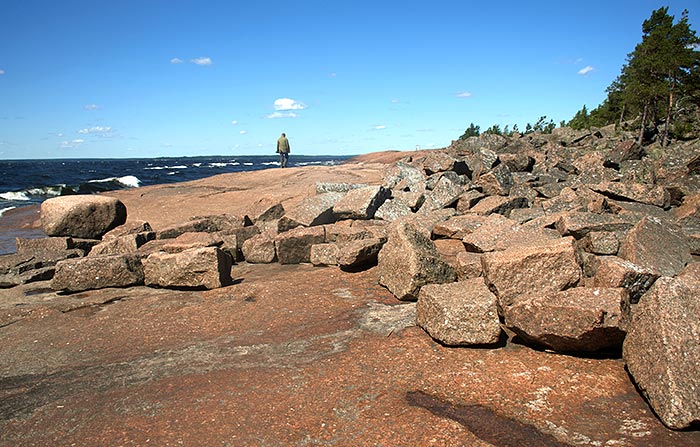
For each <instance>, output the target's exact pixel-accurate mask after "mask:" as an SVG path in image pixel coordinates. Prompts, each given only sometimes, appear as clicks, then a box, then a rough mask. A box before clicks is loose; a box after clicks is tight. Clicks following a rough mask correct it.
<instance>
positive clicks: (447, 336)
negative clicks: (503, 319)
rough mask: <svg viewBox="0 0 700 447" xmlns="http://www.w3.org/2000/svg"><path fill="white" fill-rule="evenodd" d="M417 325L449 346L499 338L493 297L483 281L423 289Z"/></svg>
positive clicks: (432, 286) (499, 326)
mask: <svg viewBox="0 0 700 447" xmlns="http://www.w3.org/2000/svg"><path fill="white" fill-rule="evenodd" d="M416 323H417V324H418V326H420V327H422V328H423V329H424V330H425V331H426V332H427V333H428V334H430V336H431V337H433V338H434V339H436V340H438V341H440V342H441V343H444V344H446V345H448V346H469V345H489V344H494V343H497V342H498V341H499V339H500V336H501V324H500V321H499V319H498V309H497V306H496V296H495V295H494V294H493V293H491V291H490V290H489V289H488V287H486V285H485V284H484V281H483V279H482V278H476V279H470V280H467V281H461V282H455V283H448V284H428V285H425V286H423V287H422V288H421V290H420V293H419V295H418V304H417V307H416Z"/></svg>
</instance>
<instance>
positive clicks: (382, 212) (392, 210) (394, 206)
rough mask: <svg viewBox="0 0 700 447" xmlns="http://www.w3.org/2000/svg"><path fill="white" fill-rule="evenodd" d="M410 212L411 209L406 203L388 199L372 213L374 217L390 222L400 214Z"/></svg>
mask: <svg viewBox="0 0 700 447" xmlns="http://www.w3.org/2000/svg"><path fill="white" fill-rule="evenodd" d="M411 213H413V210H411V208H410V207H409V206H408V205H406V204H404V203H401V202H399V201H397V200H394V199H389V200H386V201H385V202H384V203H383V204H382V205H381V206H380V207H379V208H378V209H377V212H376V213H374V218H375V219H380V220H386V221H388V222H392V221H394V220H396V219H398V218H399V217H401V216H408V215H409V214H411Z"/></svg>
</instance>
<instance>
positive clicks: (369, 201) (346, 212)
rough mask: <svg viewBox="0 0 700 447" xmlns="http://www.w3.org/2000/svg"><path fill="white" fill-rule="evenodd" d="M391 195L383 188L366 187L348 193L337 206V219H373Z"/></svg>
mask: <svg viewBox="0 0 700 447" xmlns="http://www.w3.org/2000/svg"><path fill="white" fill-rule="evenodd" d="M390 195H391V191H390V190H388V189H386V188H384V187H383V186H365V187H363V188H356V189H353V190H351V191H348V193H347V194H345V196H344V197H343V198H341V199H340V200H338V201H337V202H336V203H335V205H333V213H334V214H335V216H336V219H338V220H343V219H372V218H373V217H374V213H376V212H377V209H378V208H379V207H380V206H381V205H382V204H383V203H384V201H385V200H386V199H387V198H388V197H389V196H390Z"/></svg>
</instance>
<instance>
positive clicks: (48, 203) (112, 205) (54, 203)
mask: <svg viewBox="0 0 700 447" xmlns="http://www.w3.org/2000/svg"><path fill="white" fill-rule="evenodd" d="M124 222H126V207H125V206H124V204H123V203H122V202H121V201H120V200H118V199H115V198H113V197H107V196H100V195H75V196H61V197H53V198H50V199H47V200H45V201H44V202H43V203H42V204H41V228H42V229H43V230H44V233H46V234H47V235H49V236H70V237H78V238H86V239H99V238H100V237H102V235H103V234H105V233H106V232H108V231H109V230H111V229H112V228H114V227H117V226H119V225H121V224H123V223H124Z"/></svg>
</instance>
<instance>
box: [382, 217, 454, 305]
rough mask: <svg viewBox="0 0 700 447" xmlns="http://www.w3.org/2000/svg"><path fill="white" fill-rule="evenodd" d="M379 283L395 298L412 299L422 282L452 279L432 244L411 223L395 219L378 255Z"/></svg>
mask: <svg viewBox="0 0 700 447" xmlns="http://www.w3.org/2000/svg"><path fill="white" fill-rule="evenodd" d="M378 270H379V283H380V284H381V285H383V286H384V287H386V288H387V289H389V291H390V292H391V293H393V294H394V296H396V297H397V298H398V299H399V300H403V301H415V300H416V299H418V292H419V291H420V288H421V287H422V286H424V285H425V284H431V283H446V282H453V281H454V280H455V272H454V269H453V268H452V267H450V266H449V265H448V264H447V263H445V262H444V261H442V259H440V254H439V253H438V251H437V249H436V248H435V244H433V242H432V241H431V240H430V239H428V237H427V236H425V235H423V234H422V233H421V232H420V231H418V230H417V229H416V228H415V227H414V226H413V225H411V224H409V223H406V222H397V223H395V224H394V225H393V227H392V230H391V232H390V233H389V237H388V240H387V242H386V244H384V247H383V248H382V250H381V251H380V252H379V256H378Z"/></svg>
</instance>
